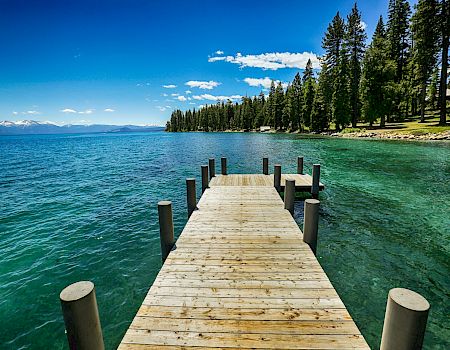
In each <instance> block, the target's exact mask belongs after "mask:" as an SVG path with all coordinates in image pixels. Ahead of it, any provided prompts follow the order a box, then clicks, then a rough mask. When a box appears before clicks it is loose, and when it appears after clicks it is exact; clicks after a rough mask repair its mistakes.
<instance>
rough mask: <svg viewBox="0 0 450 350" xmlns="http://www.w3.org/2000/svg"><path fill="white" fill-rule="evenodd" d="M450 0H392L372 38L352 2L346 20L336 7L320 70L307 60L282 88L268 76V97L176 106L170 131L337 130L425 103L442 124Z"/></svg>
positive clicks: (414, 111)
mask: <svg viewBox="0 0 450 350" xmlns="http://www.w3.org/2000/svg"><path fill="white" fill-rule="evenodd" d="M449 2H450V0H419V1H418V3H417V4H416V6H415V12H414V13H413V14H412V11H411V8H410V5H409V3H408V1H407V0H389V5H388V19H387V23H386V24H385V23H384V21H383V18H382V16H380V18H379V21H378V24H377V27H376V30H375V32H374V34H373V37H372V40H371V42H370V43H369V44H368V45H367V46H366V39H367V36H366V33H365V28H364V25H363V23H362V21H361V13H360V11H359V10H358V7H357V4H356V3H355V5H354V6H353V8H352V10H351V12H350V13H349V14H348V15H347V17H346V19H344V18H342V17H341V15H340V14H339V12H338V13H337V14H336V16H335V17H334V18H333V20H332V21H331V23H330V24H329V25H328V28H327V31H326V33H325V35H324V37H323V39H322V47H323V49H324V51H325V54H324V55H323V56H322V57H321V59H320V65H321V67H320V73H318V74H315V72H314V70H313V66H312V63H311V61H310V60H309V61H308V63H307V65H306V67H305V69H304V71H303V73H302V75H300V73H297V74H296V75H295V77H294V79H293V81H292V82H291V83H289V84H288V85H287V87H283V85H282V83H281V82H278V83H275V82H274V81H272V84H271V86H270V89H269V92H268V95H265V94H264V93H263V92H261V93H260V94H259V96H254V97H243V98H242V100H241V101H240V102H239V103H238V102H236V103H233V102H232V101H226V102H225V101H222V102H218V103H217V104H212V105H206V106H204V107H203V108H200V109H198V110H196V109H192V110H187V111H185V112H183V111H181V110H175V111H173V113H172V115H171V118H170V121H168V122H167V126H166V129H167V130H168V131H197V130H203V131H223V130H251V129H259V127H260V126H270V127H271V128H274V129H275V130H288V131H300V132H302V131H304V130H306V129H308V130H309V131H317V132H320V131H325V130H328V129H329V128H330V125H331V124H332V123H333V124H334V126H335V129H336V130H338V131H339V130H342V129H344V128H346V127H348V126H352V127H356V126H357V123H358V122H365V123H369V124H370V125H371V126H372V125H373V124H374V123H378V122H379V123H380V127H384V126H385V124H386V122H393V121H402V120H404V119H405V118H407V117H408V116H415V115H418V114H420V117H421V121H424V120H425V109H426V108H427V107H430V108H431V109H434V110H435V109H439V116H440V118H439V124H440V125H445V123H446V90H447V84H448V81H447V80H448V77H447V70H448V48H449V33H450V4H449Z"/></svg>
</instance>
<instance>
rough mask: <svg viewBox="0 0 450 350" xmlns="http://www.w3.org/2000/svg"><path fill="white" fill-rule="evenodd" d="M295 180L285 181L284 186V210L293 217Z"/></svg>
mask: <svg viewBox="0 0 450 350" xmlns="http://www.w3.org/2000/svg"><path fill="white" fill-rule="evenodd" d="M294 200H295V180H286V183H285V185H284V209H287V210H289V212H290V213H291V215H292V216H294Z"/></svg>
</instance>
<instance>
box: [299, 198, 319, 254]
mask: <svg viewBox="0 0 450 350" xmlns="http://www.w3.org/2000/svg"><path fill="white" fill-rule="evenodd" d="M319 206H320V201H319V200H317V199H307V200H305V207H304V219H303V241H304V242H305V243H308V245H309V246H310V247H311V250H312V251H313V253H314V254H316V250H317V233H318V230H319Z"/></svg>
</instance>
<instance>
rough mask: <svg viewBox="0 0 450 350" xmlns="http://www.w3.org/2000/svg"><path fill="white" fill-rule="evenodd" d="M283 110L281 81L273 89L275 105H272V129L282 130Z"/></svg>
mask: <svg viewBox="0 0 450 350" xmlns="http://www.w3.org/2000/svg"><path fill="white" fill-rule="evenodd" d="M283 108H284V90H283V86H282V85H281V81H280V82H278V85H277V87H276V89H275V103H274V128H275V130H277V129H283V128H284V125H283V119H282V117H283Z"/></svg>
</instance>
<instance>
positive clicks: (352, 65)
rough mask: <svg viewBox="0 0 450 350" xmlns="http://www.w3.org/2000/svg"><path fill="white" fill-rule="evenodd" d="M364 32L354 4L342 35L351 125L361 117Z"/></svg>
mask: <svg viewBox="0 0 450 350" xmlns="http://www.w3.org/2000/svg"><path fill="white" fill-rule="evenodd" d="M366 38H367V36H366V32H365V30H364V28H363V26H362V23H361V13H360V12H359V10H358V7H357V6H356V3H355V5H354V6H353V8H352V12H351V13H350V14H349V15H348V16H347V26H346V32H345V37H344V46H345V48H346V51H347V52H348V56H349V59H348V79H349V99H350V115H351V123H352V127H356V123H357V122H358V121H359V119H360V117H361V100H360V94H359V84H360V81H361V63H362V59H363V56H364V48H365V40H366Z"/></svg>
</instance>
